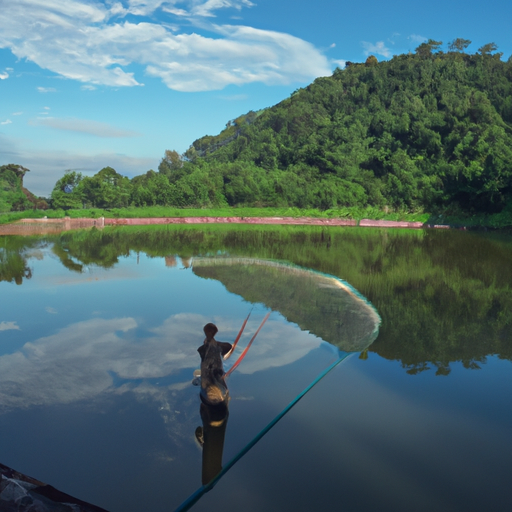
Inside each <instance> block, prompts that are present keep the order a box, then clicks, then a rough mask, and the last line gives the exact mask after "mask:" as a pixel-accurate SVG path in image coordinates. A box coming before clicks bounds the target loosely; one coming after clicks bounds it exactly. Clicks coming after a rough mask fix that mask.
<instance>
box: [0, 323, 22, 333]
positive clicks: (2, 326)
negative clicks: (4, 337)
mask: <svg viewBox="0 0 512 512" xmlns="http://www.w3.org/2000/svg"><path fill="white" fill-rule="evenodd" d="M11 330H17V331H19V330H20V327H19V325H18V324H17V323H16V322H0V331H11Z"/></svg>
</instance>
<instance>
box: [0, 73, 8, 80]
mask: <svg viewBox="0 0 512 512" xmlns="http://www.w3.org/2000/svg"><path fill="white" fill-rule="evenodd" d="M8 78H9V73H0V80H7V79H8Z"/></svg>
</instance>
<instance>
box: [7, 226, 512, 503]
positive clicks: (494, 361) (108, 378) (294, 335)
mask: <svg viewBox="0 0 512 512" xmlns="http://www.w3.org/2000/svg"><path fill="white" fill-rule="evenodd" d="M0 280H1V282H0V436H1V439H2V440H3V442H2V451H1V453H0V462H1V463H3V464H5V465H7V466H10V467H13V468H15V469H16V470H18V471H20V472H23V473H25V474H27V475H30V476H32V477H35V478H37V479H39V480H42V481H44V482H47V483H50V484H52V485H53V486H55V487H57V488H58V489H60V490H61V491H64V492H66V493H69V494H71V495H73V496H75V497H77V498H80V499H82V500H85V501H87V502H90V503H93V504H95V505H98V506H101V507H103V508H105V509H107V510H110V511H112V512H115V511H119V512H125V511H127V512H129V511H146V510H151V511H164V510H165V511H172V510H175V509H176V508H177V507H179V506H180V504H182V503H183V502H184V501H185V500H186V499H187V498H188V497H189V496H190V495H193V494H194V493H195V492H196V491H197V490H198V489H200V488H201V486H202V483H203V482H202V480H204V479H205V478H206V479H207V480H208V479H209V478H210V476H211V474H214V473H215V472H216V470H215V469H212V468H216V467H218V468H220V464H222V465H223V466H224V468H225V469H226V468H227V469H229V470H228V471H227V472H226V473H225V474H224V475H223V476H222V478H221V479H220V480H219V481H218V482H217V483H216V485H215V486H214V487H213V489H211V490H209V491H208V492H206V493H205V494H204V495H202V496H201V497H200V499H199V501H197V503H196V504H195V505H194V507H193V510H197V511H200V510H205V511H206V510H212V509H213V508H216V507H222V509H223V510H224V511H239V510H244V511H260V510H275V511H281V510H292V509H293V510H298V511H313V510H326V509H335V510H347V511H374V510H379V511H383V510H389V511H401V510H404V511H410V510H425V511H426V510H429V511H431V510H439V511H445V510H446V511H458V510H464V511H467V510H493V511H501V510H504V511H505V510H507V511H508V510H510V509H511V507H512V497H511V493H510V490H509V488H510V481H511V480H512V462H511V461H512V458H511V456H512V408H511V398H510V397H511V391H512V366H511V359H512V287H511V285H512V239H511V238H510V237H506V236H500V237H498V236H497V235H489V234H486V233H481V234H480V233H470V232H458V231H436V230H418V231H413V230H390V229H387V230H384V229H371V228H335V227H330V228H312V227H307V228H306V227H295V226H294V227H291V226H290V227H283V228H277V227H265V226H247V227H244V226H237V227H231V226H197V227H183V226H174V227H156V226H153V227H147V228H135V227H133V228H105V229H103V230H96V229H93V230H89V231H85V230H84V231H76V232H68V233H62V234H60V235H47V236H44V237H15V236H4V237H0ZM269 312H270V316H269V318H268V320H267V321H266V323H265V324H264V325H263V326H262V328H261V331H260V332H259V333H258V335H257V337H256V338H255V339H254V341H253V343H252V345H251V347H250V350H249V351H248V352H247V355H246V356H245V358H244V359H243V360H242V361H241V363H240V365H239V366H238V367H237V368H236V370H235V371H234V372H233V373H232V374H231V375H230V376H229V378H228V386H229V389H230V395H231V400H230V402H229V416H228V417H227V418H223V419H222V421H221V422H220V423H222V424H223V426H221V428H220V429H217V430H215V429H213V430H212V429H211V425H210V437H209V439H210V441H209V442H208V444H209V448H208V453H209V454H210V455H208V457H206V458H207V459H208V460H207V461H206V462H205V460H204V458H203V450H205V448H204V447H203V448H202V447H201V445H200V443H199V442H198V441H197V437H198V432H199V433H200V429H199V430H198V427H201V426H202V427H203V432H204V434H207V432H206V431H205V430H207V429H208V428H209V424H207V422H206V424H204V421H203V420H204V417H203V419H202V418H201V415H200V407H201V406H200V404H201V402H200V399H199V387H197V386H194V385H193V384H192V381H193V372H194V370H196V369H198V368H199V365H200V358H199V354H198V353H197V348H198V347H199V346H200V345H201V344H202V341H203V339H204V335H203V333H202V328H203V326H204V325H205V324H206V323H208V322H214V323H215V324H216V325H217V326H218V327H219V333H218V335H217V339H219V340H221V341H228V342H233V340H234V338H235V337H236V335H237V333H238V331H239V329H240V327H241V326H242V324H243V322H244V320H245V319H246V318H247V316H248V315H249V313H250V317H249V320H248V323H247V326H246V328H245V331H244V333H243V335H242V337H241V339H240V343H239V347H237V351H236V352H235V353H234V354H233V356H232V357H231V358H230V359H229V360H228V362H227V363H226V368H229V367H230V365H231V364H233V363H234V361H235V360H236V359H237V358H238V357H239V355H240V353H241V352H242V350H243V349H244V348H245V347H246V346H247V344H248V343H249V341H250V339H251V338H252V336H253V335H254V333H255V332H256V329H257V328H258V327H259V326H260V324H261V322H262V320H263V319H264V317H265V315H266V314H267V313H269ZM336 363H339V364H336ZM330 368H332V370H331V371H330V372H329V373H328V374H327V375H325V376H323V373H322V372H324V371H325V370H327V369H330ZM317 380H318V383H317V384H316V385H315V386H314V387H312V388H311V389H310V390H308V392H307V393H306V394H305V395H304V396H303V397H302V398H301V400H300V401H298V402H297V403H296V405H295V406H294V407H293V408H291V409H290V410H289V411H287V410H286V407H287V406H288V405H289V404H290V403H292V402H293V401H294V400H295V399H296V397H297V396H298V395H299V394H300V393H301V392H302V391H304V390H306V389H307V388H308V386H309V385H310V384H312V383H313V382H315V381H317ZM283 411H286V412H283ZM280 415H281V416H282V417H281V419H280V420H279V422H278V423H276V424H275V425H274V426H272V427H271V428H270V427H269V423H270V422H272V420H274V419H275V418H277V417H280ZM203 416H204V412H203ZM210 419H211V418H210ZM213 423H214V422H212V424H213ZM266 428H267V429H268V432H267V433H266V434H265V435H262V431H263V432H264V431H265V429H266ZM211 432H213V434H212V433H211ZM258 436H261V438H259V437H258ZM212 439H213V441H211V440H212ZM258 439H259V440H258ZM251 443H253V444H254V445H253V446H252V448H251V449H250V450H249V451H247V453H245V452H244V449H246V448H247V447H248V446H251ZM241 453H243V456H241V457H240V459H239V460H238V461H237V462H236V463H235V464H234V465H233V466H231V465H230V464H231V462H230V461H233V460H234V459H236V458H237V457H238V456H240V454H241ZM205 468H206V470H205ZM205 471H206V475H207V476H206V477H205V476H204V475H205ZM212 471H213V473H212ZM202 475H203V476H202ZM208 475H210V476H208Z"/></svg>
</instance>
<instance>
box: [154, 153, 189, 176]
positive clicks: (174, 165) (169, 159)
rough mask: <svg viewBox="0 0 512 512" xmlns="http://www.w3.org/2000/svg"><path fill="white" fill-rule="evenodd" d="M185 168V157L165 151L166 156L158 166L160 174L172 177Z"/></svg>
mask: <svg viewBox="0 0 512 512" xmlns="http://www.w3.org/2000/svg"><path fill="white" fill-rule="evenodd" d="M182 167H183V157H182V156H181V155H180V154H179V153H178V152H177V151H175V150H169V149H166V150H165V155H164V157H163V158H162V161H161V162H160V165H159V166H158V172H160V173H162V174H165V175H166V176H170V175H171V174H173V172H175V171H178V170H179V169H181V168H182Z"/></svg>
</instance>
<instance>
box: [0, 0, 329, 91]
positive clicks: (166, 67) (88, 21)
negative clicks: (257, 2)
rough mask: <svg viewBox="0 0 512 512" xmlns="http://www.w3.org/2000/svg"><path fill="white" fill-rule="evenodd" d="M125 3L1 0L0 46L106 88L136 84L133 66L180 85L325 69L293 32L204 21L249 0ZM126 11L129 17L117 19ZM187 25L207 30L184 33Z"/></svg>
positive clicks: (272, 80)
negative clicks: (164, 19) (168, 21)
mask: <svg viewBox="0 0 512 512" xmlns="http://www.w3.org/2000/svg"><path fill="white" fill-rule="evenodd" d="M178 3H179V4H180V6H179V7H176V4H178ZM182 4H185V7H186V8H182V7H183V5H182ZM125 5H127V7H126V8H124V7H123V6H122V5H121V4H120V3H119V2H117V3H111V4H110V8H107V7H106V6H105V5H103V4H101V3H94V4H89V3H85V2H80V1H79V0H65V1H60V0H51V1H49V2H46V1H44V0H20V1H17V2H8V3H5V5H4V6H3V8H2V9H1V10H0V34H1V35H0V47H4V48H10V49H11V51H12V52H13V53H14V54H15V55H16V56H17V57H18V58H22V59H28V60H30V61H32V62H35V63H36V64H37V65H38V66H40V67H41V68H44V69H48V70H51V71H53V72H55V73H57V74H59V75H61V76H62V77H65V78H69V79H73V80H77V81H80V82H85V83H88V84H95V85H98V84H102V85H107V86H135V85H141V82H140V78H139V77H137V78H136V77H135V71H133V70H130V71H127V70H125V69H124V68H125V67H126V66H128V65H133V64H136V65H137V64H138V65H141V66H143V67H144V68H145V70H146V72H147V73H148V74H149V75H151V76H156V77H159V78H161V79H162V80H163V82H164V83H165V84H166V85H167V86H168V87H170V88H172V89H175V90H179V91H205V90H212V89H222V88H223V87H225V86H227V85H229V84H245V83H251V82H263V83H266V84H287V83H291V82H294V81H309V80H311V79H312V78H315V77H317V76H321V75H328V74H330V72H331V70H330V67H329V63H328V61H327V59H326V57H325V56H324V55H323V54H322V53H321V52H320V51H319V50H317V49H316V48H315V47H314V46H313V45H311V44H310V43H307V42H306V41H304V40H301V39H299V38H296V37H293V36H291V35H288V34H284V33H278V32H272V31H267V30H260V29H256V28H252V27H244V26H228V25H223V26H218V25H211V24H210V25H209V24H208V23H207V20H208V19H210V18H211V17H212V16H213V15H214V12H215V11H216V10H218V9H226V8H231V9H235V10H238V11H239V10H241V9H242V8H244V7H251V6H252V5H253V4H252V2H250V1H249V0H207V1H206V2H204V1H203V2H197V1H194V0H189V1H184V2H178V1H175V0H173V1H164V0H130V1H129V2H128V4H125ZM157 10H162V11H165V12H167V13H174V15H175V16H176V18H175V19H176V20H178V21H179V20H181V19H185V18H186V23H187V25H186V28H185V25H184V26H183V28H182V29H181V30H179V27H172V28H171V27H169V26H168V25H165V24H164V23H156V22H154V19H156V14H155V13H156V12H157ZM187 12H188V15H187V16H185V14H186V13H187ZM127 13H129V14H131V16H132V17H131V18H130V21H128V20H126V19H123V16H125V15H126V14H127ZM150 15H151V16H150ZM160 15H161V13H160ZM142 16H144V18H143V19H137V17H142ZM148 16H149V18H148ZM148 20H149V21H148ZM200 20H202V21H200ZM194 24H196V25H197V26H201V29H202V31H203V32H204V31H209V32H210V33H212V34H213V36H212V37H207V36H205V35H200V34H197V33H194V32H191V31H190V28H189V27H190V26H191V25H192V26H194ZM38 90H40V91H41V92H50V91H51V90H52V88H44V87H41V88H38Z"/></svg>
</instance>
